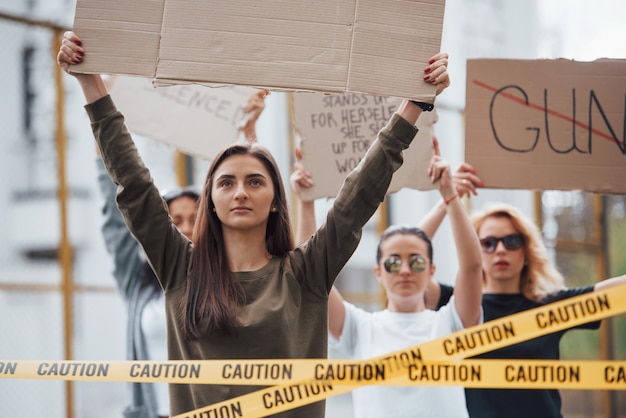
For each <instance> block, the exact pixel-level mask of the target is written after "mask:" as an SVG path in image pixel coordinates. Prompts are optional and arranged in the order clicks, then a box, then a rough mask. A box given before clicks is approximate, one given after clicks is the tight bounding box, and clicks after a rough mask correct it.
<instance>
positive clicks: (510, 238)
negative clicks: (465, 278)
mask: <svg viewBox="0 0 626 418" xmlns="http://www.w3.org/2000/svg"><path fill="white" fill-rule="evenodd" d="M499 242H502V244H504V248H506V249H507V250H509V251H513V250H519V249H520V248H522V246H523V245H524V236H523V235H522V234H511V235H507V236H504V237H499V238H498V237H486V238H482V239H481V240H480V244H481V245H482V246H483V251H484V252H486V253H489V254H491V253H492V252H494V251H495V250H496V247H497V246H498V243H499Z"/></svg>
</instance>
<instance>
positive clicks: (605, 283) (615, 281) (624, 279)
mask: <svg viewBox="0 0 626 418" xmlns="http://www.w3.org/2000/svg"><path fill="white" fill-rule="evenodd" d="M624 283H626V274H622V275H621V276H616V277H611V278H610V279H606V280H602V281H601V282H598V283H596V284H595V286H594V287H593V289H594V290H607V289H610V288H611V287H614V286H619V285H622V284H624Z"/></svg>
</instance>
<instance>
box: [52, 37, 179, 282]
mask: <svg viewBox="0 0 626 418" xmlns="http://www.w3.org/2000/svg"><path fill="white" fill-rule="evenodd" d="M84 54H85V51H84V50H83V48H82V46H81V42H80V39H79V38H78V37H77V36H76V35H75V34H74V33H72V32H66V33H65V34H64V37H63V41H62V45H61V48H60V50H59V53H58V54H57V62H58V64H59V66H60V67H61V68H63V69H64V70H65V71H67V72H68V73H69V74H71V75H73V76H75V78H76V79H77V80H78V82H79V84H80V86H81V88H82V90H83V94H84V95H85V99H86V100H87V106H85V109H86V111H87V114H88V116H89V119H90V120H91V127H92V131H93V133H94V137H95V139H96V143H97V144H98V148H99V150H100V152H101V154H102V161H103V162H104V164H105V166H106V169H107V172H108V173H109V176H110V177H111V180H112V181H113V182H114V183H115V184H117V185H118V186H119V187H118V193H117V196H116V199H117V204H118V207H119V210H120V212H121V213H122V215H123V217H124V219H125V222H126V225H127V226H128V228H129V230H130V231H131V233H132V234H133V236H135V238H136V239H137V241H138V242H139V243H140V244H141V246H142V247H143V250H144V252H145V254H146V255H147V256H148V259H149V260H150V264H151V266H152V268H153V269H154V272H155V273H156V275H157V277H158V278H159V280H160V281H161V284H162V286H163V287H164V288H165V289H166V290H167V289H168V286H172V287H174V286H179V285H181V284H180V283H173V281H172V280H171V279H172V278H177V277H180V276H178V275H174V274H173V272H174V271H175V270H176V269H177V268H178V265H179V263H188V260H189V257H190V254H191V250H190V249H191V242H190V241H189V239H188V238H187V237H185V236H184V235H183V234H182V233H181V232H180V231H179V230H178V228H177V227H176V226H175V225H174V223H173V222H172V219H171V218H170V216H169V212H168V210H167V207H166V205H165V203H164V202H163V199H162V198H161V195H160V193H159V190H158V188H157V187H156V186H155V185H154V182H153V181H152V177H151V175H150V172H149V170H148V168H147V167H146V166H145V165H144V164H143V161H142V160H141V158H140V157H139V154H138V152H137V149H136V147H135V145H134V143H133V140H132V137H131V135H130V133H129V132H128V130H127V129H126V126H125V125H124V118H123V116H122V114H121V113H120V112H119V111H118V110H117V108H116V107H115V104H114V103H113V100H112V99H111V97H110V96H109V95H108V93H107V89H106V86H105V84H104V81H103V80H102V78H101V77H100V76H99V75H90V74H79V73H72V72H71V71H70V65H71V64H76V63H78V62H80V61H82V59H83V56H84ZM166 282H167V283H166Z"/></svg>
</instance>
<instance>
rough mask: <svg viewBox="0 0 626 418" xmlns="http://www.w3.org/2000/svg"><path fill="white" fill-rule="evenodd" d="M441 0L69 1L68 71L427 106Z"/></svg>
mask: <svg viewBox="0 0 626 418" xmlns="http://www.w3.org/2000/svg"><path fill="white" fill-rule="evenodd" d="M444 6H445V1H444V0H429V1H424V0H415V1H399V0H385V1H381V0H317V1H314V2H311V1H310V0H264V1H254V2H251V1H247V0H231V1H228V2H224V1H215V0H214V1H207V0H186V1H176V0H133V1H127V0H107V1H101V0H77V3H76V12H75V20H74V32H76V34H77V35H78V36H79V37H80V38H81V39H82V41H83V46H84V48H85V50H86V54H85V59H84V62H83V63H82V64H79V65H76V66H73V67H72V71H77V72H83V73H102V74H117V75H136V76H142V77H148V78H154V79H155V81H156V84H157V85H167V84H185V83H199V84H212V85H226V84H234V85H245V86H254V87H263V88H267V89H271V90H293V91H297V90H304V91H322V92H334V93H343V92H348V91H352V92H361V93H368V94H373V95H381V96H385V97H408V98H412V99H416V100H421V101H427V102H432V101H433V98H434V96H435V87H434V86H432V85H430V84H429V83H426V82H424V81H423V80H422V75H423V73H422V71H423V68H424V67H425V66H426V65H427V63H428V60H429V58H430V57H431V56H433V55H435V54H436V53H438V52H439V51H440V45H441V30H442V26H443V14H444Z"/></svg>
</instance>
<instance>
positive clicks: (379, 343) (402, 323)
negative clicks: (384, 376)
mask: <svg viewBox="0 0 626 418" xmlns="http://www.w3.org/2000/svg"><path fill="white" fill-rule="evenodd" d="M344 306H345V307H346V318H345V321H344V325H343V331H342V334H341V337H340V339H339V340H336V339H335V338H333V337H332V335H329V344H330V345H331V347H332V348H333V349H338V350H341V351H342V352H345V353H347V354H348V355H349V356H350V358H351V359H354V360H365V359H368V358H372V357H376V356H380V355H383V354H387V353H390V352H392V351H396V350H401V349H403V348H406V347H409V346H412V345H415V344H420V343H423V342H427V341H431V340H434V339H436V338H439V337H443V336H445V335H448V334H451V333H452V332H455V331H459V330H462V329H463V323H462V322H461V318H459V314H458V313H457V311H456V308H455V307H454V296H453V297H452V299H450V302H449V303H448V304H447V305H446V306H444V307H442V308H441V309H440V310H438V311H431V310H425V311H422V312H416V313H398V312H390V311H388V310H383V311H379V312H373V313H371V312H367V311H364V310H363V309H359V308H357V307H356V306H354V305H352V304H350V303H348V302H344ZM352 400H353V405H354V416H355V417H356V418H369V417H371V418H380V417H393V418H409V417H410V418H418V417H419V418H421V417H424V418H433V417H437V418H464V417H468V413H467V408H466V406H465V392H464V390H463V387H461V386H364V387H362V388H358V389H355V390H354V391H353V392H352Z"/></svg>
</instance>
